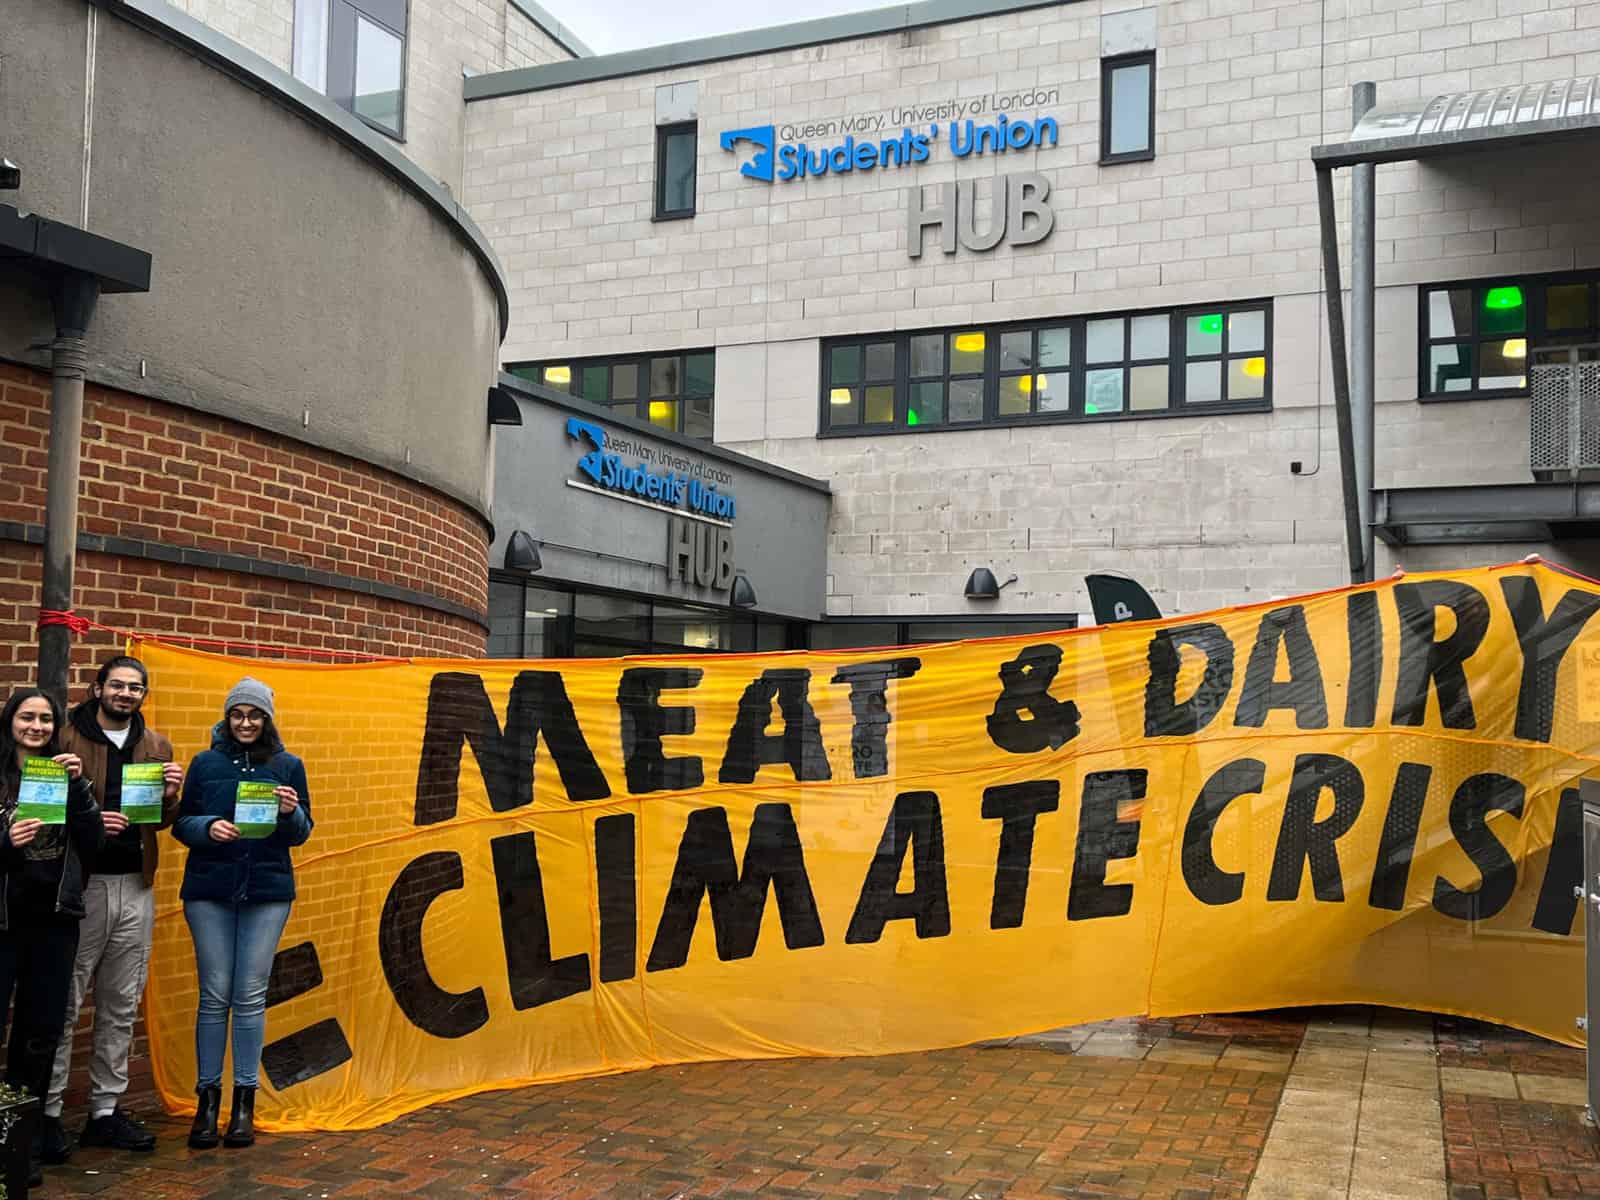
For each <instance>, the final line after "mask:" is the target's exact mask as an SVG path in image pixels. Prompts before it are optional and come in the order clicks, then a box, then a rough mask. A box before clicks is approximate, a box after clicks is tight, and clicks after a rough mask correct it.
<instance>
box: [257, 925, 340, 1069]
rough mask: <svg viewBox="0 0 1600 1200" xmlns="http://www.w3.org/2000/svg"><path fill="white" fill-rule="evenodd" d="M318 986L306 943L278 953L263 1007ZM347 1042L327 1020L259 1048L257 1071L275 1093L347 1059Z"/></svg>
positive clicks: (317, 969) (318, 970)
mask: <svg viewBox="0 0 1600 1200" xmlns="http://www.w3.org/2000/svg"><path fill="white" fill-rule="evenodd" d="M321 986H322V963H321V961H320V960H319V959H318V957H317V948H316V947H315V946H313V945H312V944H311V943H310V942H301V943H299V944H298V945H295V946H289V947H287V948H286V949H283V950H280V951H278V953H277V954H275V955H274V956H273V959H272V975H271V977H270V978H269V979H268V980H267V1007H268V1008H275V1007H276V1006H277V1005H279V1004H287V1003H288V1002H289V1001H290V1000H293V999H294V998H295V997H297V996H304V995H305V994H306V993H307V992H314V991H316V990H317V989H318V988H319V987H321ZM351 1057H352V1055H351V1050H350V1042H349V1041H348V1040H347V1039H346V1038H345V1036H344V1030H343V1029H342V1028H341V1027H340V1025H339V1022H338V1021H336V1020H335V1019H333V1018H332V1017H329V1018H328V1019H326V1020H323V1021H318V1022H316V1023H315V1024H314V1025H308V1026H307V1027H306V1028H304V1029H297V1030H295V1031H294V1032H293V1033H289V1034H285V1035H284V1036H283V1037H280V1038H275V1039H274V1040H272V1041H270V1042H268V1043H267V1044H266V1045H265V1046H263V1047H262V1048H261V1069H262V1070H263V1071H265V1072H266V1073H267V1079H268V1080H269V1081H271V1083H272V1086H273V1087H274V1088H276V1089H277V1090H278V1091H280V1092H282V1091H287V1090H288V1089H289V1088H292V1087H294V1086H295V1085H297V1084H301V1083H304V1082H305V1081H306V1080H308V1079H315V1078H316V1077H317V1076H318V1075H325V1074H327V1073H328V1072H329V1071H332V1070H334V1069H335V1068H337V1067H342V1066H343V1065H344V1064H345V1063H347V1062H349V1061H350V1059H351Z"/></svg>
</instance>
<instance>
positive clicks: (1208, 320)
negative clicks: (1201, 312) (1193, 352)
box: [1200, 313, 1222, 335]
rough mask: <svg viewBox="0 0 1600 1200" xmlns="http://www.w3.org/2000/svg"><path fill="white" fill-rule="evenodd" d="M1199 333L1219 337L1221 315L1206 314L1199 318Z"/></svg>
mask: <svg viewBox="0 0 1600 1200" xmlns="http://www.w3.org/2000/svg"><path fill="white" fill-rule="evenodd" d="M1200 332H1201V333H1207V334H1218V335H1220V334H1221V333H1222V314H1221V313H1207V314H1206V315H1205V316H1203V317H1201V318H1200Z"/></svg>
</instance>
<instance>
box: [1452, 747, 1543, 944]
mask: <svg viewBox="0 0 1600 1200" xmlns="http://www.w3.org/2000/svg"><path fill="white" fill-rule="evenodd" d="M1522 801H1523V788H1522V784H1520V783H1519V782H1517V781H1516V780H1515V779H1512V778H1510V777H1509V776H1506V775H1496V774H1494V773H1492V772H1486V773H1485V774H1482V775H1474V776H1472V777H1471V778H1470V779H1467V780H1464V781H1463V782H1462V784H1461V786H1460V787H1458V788H1457V789H1456V794H1455V795H1454V796H1452V797H1451V798H1450V832H1451V833H1453V834H1455V838H1456V841H1457V842H1459V843H1460V844H1461V848H1462V849H1463V850H1465V851H1466V853H1467V857H1468V858H1470V859H1471V860H1472V865H1473V866H1475V867H1477V868H1478V872H1479V874H1480V875H1482V876H1483V880H1482V882H1481V883H1479V885H1478V886H1477V887H1475V888H1467V889H1463V888H1458V887H1456V885H1455V884H1453V883H1451V882H1450V881H1449V880H1448V879H1446V878H1445V877H1444V876H1443V875H1440V876H1437V877H1436V878H1435V879H1434V881H1433V907H1434V908H1436V909H1438V910H1439V911H1440V912H1442V913H1443V914H1444V915H1445V916H1447V917H1454V918H1455V919H1456V920H1458V921H1487V920H1488V919H1489V918H1490V917H1492V916H1494V915H1495V914H1496V913H1498V912H1499V911H1500V910H1501V909H1502V908H1504V907H1505V906H1506V905H1507V904H1508V903H1510V901H1511V894H1512V893H1513V892H1515V891H1516V890H1517V864H1516V862H1515V860H1513V859H1512V857H1511V855H1510V853H1509V852H1508V851H1507V850H1506V848H1505V847H1504V846H1503V845H1501V844H1500V839H1499V838H1497V837H1495V835H1494V831H1493V830H1492V829H1490V828H1489V819H1488V818H1489V814H1490V813H1492V812H1504V813H1510V814H1511V815H1512V816H1514V817H1516V818H1517V819H1518V820H1519V821H1520V820H1521V819H1522Z"/></svg>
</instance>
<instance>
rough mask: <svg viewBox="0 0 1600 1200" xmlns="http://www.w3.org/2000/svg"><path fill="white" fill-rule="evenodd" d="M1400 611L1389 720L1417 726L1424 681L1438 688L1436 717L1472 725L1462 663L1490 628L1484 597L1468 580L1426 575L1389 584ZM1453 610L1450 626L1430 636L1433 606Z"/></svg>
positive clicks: (1423, 711)
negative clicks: (1422, 579) (1421, 579)
mask: <svg viewBox="0 0 1600 1200" xmlns="http://www.w3.org/2000/svg"><path fill="white" fill-rule="evenodd" d="M1394 603H1395V610H1396V611H1397V612H1398V613H1399V615H1400V676H1399V678H1398V679H1397V680H1396V682H1395V686H1394V718H1393V720H1394V724H1396V725H1421V724H1422V723H1423V721H1424V720H1425V719H1426V717H1427V715H1428V685H1429V683H1430V682H1431V683H1432V684H1433V686H1434V687H1435V688H1437V689H1438V692H1439V719H1440V720H1441V722H1443V724H1444V725H1445V727H1446V728H1447V729H1476V728H1477V720H1476V718H1475V717H1474V716H1473V712H1472V692H1471V689H1469V688H1468V687H1467V674H1466V671H1465V670H1463V669H1462V664H1463V663H1464V662H1466V661H1467V659H1469V658H1471V657H1472V656H1473V654H1474V653H1476V652H1477V649H1478V647H1479V645H1481V644H1482V642H1483V635H1484V634H1485V633H1487V632H1488V631H1489V602H1488V601H1487V600H1485V599H1484V598H1483V593H1482V592H1480V591H1479V590H1478V589H1477V588H1475V587H1473V586H1471V585H1470V584H1466V583H1461V582H1459V581H1458V580H1454V579H1429V580H1427V581H1425V582H1422V583H1397V584H1395V585H1394ZM1441 608H1448V609H1449V610H1450V611H1451V612H1452V613H1454V614H1455V628H1454V629H1452V630H1451V631H1450V633H1449V635H1448V636H1446V637H1443V638H1440V639H1439V640H1437V641H1436V640H1434V639H1435V634H1436V633H1437V625H1436V617H1437V615H1438V610H1439V609H1441Z"/></svg>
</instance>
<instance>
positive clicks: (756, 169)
mask: <svg viewBox="0 0 1600 1200" xmlns="http://www.w3.org/2000/svg"><path fill="white" fill-rule="evenodd" d="M720 140H721V142H722V148H723V149H724V150H732V151H734V152H735V153H737V152H738V147H739V146H740V144H741V143H744V142H749V143H750V144H751V145H752V146H754V147H755V148H756V153H755V154H754V155H753V156H752V157H751V159H750V161H749V162H743V163H740V164H739V174H741V175H747V176H749V177H750V178H751V179H761V180H765V181H766V182H767V183H771V182H772V145H773V143H774V142H775V141H776V140H777V130H776V129H774V127H773V126H771V125H757V126H754V127H753V128H750V129H729V130H726V131H725V132H724V133H723V134H722V137H721V139H720Z"/></svg>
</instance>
